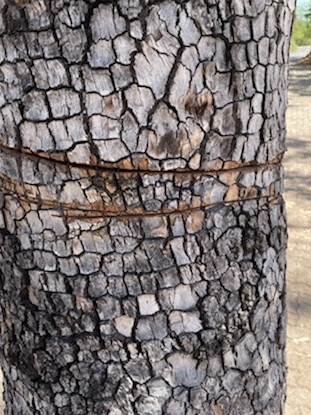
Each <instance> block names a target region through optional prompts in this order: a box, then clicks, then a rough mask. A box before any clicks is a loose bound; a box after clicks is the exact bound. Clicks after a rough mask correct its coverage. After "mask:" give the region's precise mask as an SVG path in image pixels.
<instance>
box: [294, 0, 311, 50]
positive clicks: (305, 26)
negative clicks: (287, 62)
mask: <svg viewBox="0 0 311 415" xmlns="http://www.w3.org/2000/svg"><path fill="white" fill-rule="evenodd" d="M305 45H311V0H309V2H304V3H302V4H299V3H298V6H297V11H296V18H295V22H294V28H293V37H292V43H291V50H292V51H295V50H296V49H297V47H298V46H305Z"/></svg>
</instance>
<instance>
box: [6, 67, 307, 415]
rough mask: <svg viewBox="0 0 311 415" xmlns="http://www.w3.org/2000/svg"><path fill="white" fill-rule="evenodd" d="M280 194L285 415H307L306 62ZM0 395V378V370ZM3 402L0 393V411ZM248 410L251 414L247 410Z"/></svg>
mask: <svg viewBox="0 0 311 415" xmlns="http://www.w3.org/2000/svg"><path fill="white" fill-rule="evenodd" d="M287 126H288V152H287V154H286V157H285V162H284V165H285V171H286V181H285V190H286V191H285V198H286V202H287V214H288V225H289V246H288V257H287V258H288V271H287V284H288V297H287V298H288V348H287V350H288V397H287V405H286V415H307V414H311V399H310V396H311V268H310V265H309V259H310V258H309V257H310V255H311V253H310V251H311V67H310V66H294V65H293V66H292V67H291V71H290V91H289V106H288V112H287ZM0 396H2V382H1V374H0ZM1 414H3V404H2V402H1V398H0V415H1ZM250 415H251V414H250Z"/></svg>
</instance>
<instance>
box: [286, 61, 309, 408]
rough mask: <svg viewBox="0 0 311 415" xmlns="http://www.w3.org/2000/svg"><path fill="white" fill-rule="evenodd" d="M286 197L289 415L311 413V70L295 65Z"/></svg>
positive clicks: (292, 68) (289, 129) (289, 109)
mask: <svg viewBox="0 0 311 415" xmlns="http://www.w3.org/2000/svg"><path fill="white" fill-rule="evenodd" d="M287 129H288V138H287V143H288V151H287V154H286V156H285V162H284V165H285V174H286V180H285V198H286V203H287V216H288V231H289V246H288V254H287V261H288V268H287V291H288V295H287V303H288V345H287V356H288V358H287V360H288V397H287V406H286V410H287V412H286V415H307V414H311V400H310V396H311V268H310V265H309V259H310V250H311V66H292V67H291V70H290V90H289V106H288V111H287Z"/></svg>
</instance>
